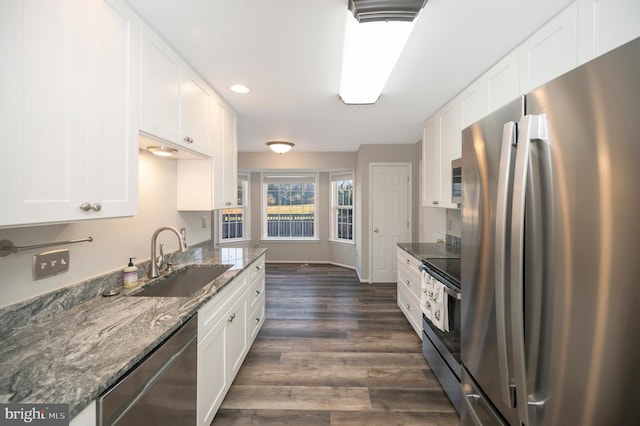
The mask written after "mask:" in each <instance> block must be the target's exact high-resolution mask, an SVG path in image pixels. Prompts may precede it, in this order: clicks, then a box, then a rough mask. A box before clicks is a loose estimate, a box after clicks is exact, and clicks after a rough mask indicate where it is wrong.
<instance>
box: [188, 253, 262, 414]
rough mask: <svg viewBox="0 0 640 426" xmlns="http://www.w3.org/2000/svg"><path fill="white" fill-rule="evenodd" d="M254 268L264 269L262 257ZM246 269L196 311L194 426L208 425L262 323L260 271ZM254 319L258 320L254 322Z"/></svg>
mask: <svg viewBox="0 0 640 426" xmlns="http://www.w3.org/2000/svg"><path fill="white" fill-rule="evenodd" d="M255 265H261V268H262V269H263V266H264V255H262V256H261V257H260V258H259V259H258V260H256V262H255ZM251 268H254V266H250V267H249V269H248V270H246V271H244V272H242V273H241V274H239V275H238V276H237V277H236V278H234V279H233V281H232V282H231V283H229V284H227V285H226V286H225V287H224V288H223V289H222V291H221V292H220V293H219V294H217V295H216V296H215V297H214V298H213V299H212V300H211V301H209V302H208V303H207V304H205V305H204V306H203V307H202V308H200V310H199V311H198V413H197V417H198V425H209V424H211V422H212V421H213V418H214V417H215V415H216V412H217V411H218V408H220V405H221V404H222V401H223V400H224V397H225V395H226V394H227V391H228V390H229V387H231V383H232V382H233V379H234V378H235V376H236V374H237V373H238V370H240V367H241V366H242V362H243V361H244V358H245V356H246V355H247V353H248V352H249V348H250V346H251V344H252V343H253V341H254V340H255V336H256V335H257V334H258V332H259V331H260V328H261V327H262V323H263V322H264V320H263V319H264V309H265V304H264V302H265V298H264V291H262V292H261V294H260V297H258V298H256V297H255V288H256V287H257V286H259V285H260V284H259V283H258V281H262V284H261V285H262V288H264V279H265V276H264V271H263V272H262V274H259V275H258V276H256V278H255V279H253V280H252V279H251V278H252V276H253V273H252V269H251ZM254 317H260V320H259V321H255V318H254Z"/></svg>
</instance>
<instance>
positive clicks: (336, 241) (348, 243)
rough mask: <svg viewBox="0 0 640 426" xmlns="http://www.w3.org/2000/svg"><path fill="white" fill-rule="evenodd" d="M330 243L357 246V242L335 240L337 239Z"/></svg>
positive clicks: (331, 240)
mask: <svg viewBox="0 0 640 426" xmlns="http://www.w3.org/2000/svg"><path fill="white" fill-rule="evenodd" d="M329 243H331V244H342V245H344V246H355V245H356V242H355V241H350V240H335V239H330V240H329Z"/></svg>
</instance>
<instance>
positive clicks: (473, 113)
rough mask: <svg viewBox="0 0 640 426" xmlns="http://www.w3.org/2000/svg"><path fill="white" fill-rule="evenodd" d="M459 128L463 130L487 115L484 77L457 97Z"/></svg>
mask: <svg viewBox="0 0 640 426" xmlns="http://www.w3.org/2000/svg"><path fill="white" fill-rule="evenodd" d="M458 110H459V112H460V128H461V129H464V128H465V127H467V126H468V125H470V124H473V123H475V122H476V121H478V120H479V119H481V118H482V117H484V116H485V115H487V114H488V113H489V85H488V80H487V77H486V75H483V76H482V77H480V78H479V79H478V80H476V81H474V82H473V83H472V84H471V85H470V86H469V87H467V88H466V89H465V90H463V91H462V93H460V94H459V95H458Z"/></svg>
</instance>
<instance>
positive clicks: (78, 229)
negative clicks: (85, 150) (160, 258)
mask: <svg viewBox="0 0 640 426" xmlns="http://www.w3.org/2000/svg"><path fill="white" fill-rule="evenodd" d="M139 154H140V158H139V212H138V215H137V216H135V217H128V218H118V219H103V220H90V221H82V222H75V223H68V224H57V225H45V226H31V227H24V228H13V229H0V240H2V239H8V240H11V241H12V242H13V243H14V244H15V245H18V246H24V245H30V244H39V243H46V242H51V241H61V240H69V239H76V238H82V237H88V236H91V237H93V238H94V241H93V242H92V243H79V244H72V245H69V246H66V248H68V249H69V256H70V267H69V271H68V272H67V273H65V274H61V275H58V276H55V277H51V278H45V279H43V280H38V281H33V279H32V275H31V262H32V258H33V255H35V254H37V253H40V252H44V251H47V250H53V249H55V248H52V249H41V250H29V251H25V252H19V253H16V254H12V255H9V256H7V257H3V258H0V307H3V306H7V305H10V304H13V303H16V302H20V301H23V300H26V299H29V298H32V297H34V296H37V295H41V294H44V293H48V292H50V291H53V290H56V289H59V288H62V287H65V286H68V285H71V284H74V283H77V282H80V281H83V280H85V279H87V278H90V277H94V276H98V275H102V274H104V273H107V272H110V271H113V270H116V269H121V268H123V267H124V266H126V264H127V261H128V258H129V257H136V258H137V261H143V260H148V259H149V257H150V250H151V249H150V247H151V234H153V231H154V230H155V229H157V228H158V227H160V226H162V225H173V226H176V227H178V228H180V227H182V226H184V227H186V228H187V242H188V243H189V244H196V243H199V242H202V241H205V240H208V239H210V238H211V213H210V212H178V211H176V162H175V160H167V159H161V158H158V157H155V156H153V155H151V154H149V153H147V152H146V151H140V152H139ZM202 216H205V217H206V221H207V227H206V228H202V225H201V222H202ZM159 242H164V243H165V252H170V251H174V250H176V249H177V248H178V245H177V239H176V238H175V236H173V235H172V234H170V233H168V232H163V233H162V234H161V235H160V238H159ZM60 248H65V247H60Z"/></svg>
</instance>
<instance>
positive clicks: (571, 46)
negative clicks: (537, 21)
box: [520, 2, 578, 93]
mask: <svg viewBox="0 0 640 426" xmlns="http://www.w3.org/2000/svg"><path fill="white" fill-rule="evenodd" d="M577 65H578V6H577V4H576V3H575V2H574V3H572V4H571V5H570V6H569V7H567V8H566V9H565V10H563V11H562V12H560V13H559V14H558V15H556V17H554V18H553V19H552V20H551V21H549V22H548V23H547V24H546V25H545V26H543V27H542V28H540V29H539V30H538V31H537V32H536V33H534V34H533V35H532V36H531V37H529V38H528V39H527V40H526V41H525V42H524V43H522V45H521V46H520V90H521V91H522V92H524V93H526V92H528V91H529V90H531V89H535V88H536V87H538V86H540V85H542V84H544V83H546V82H548V81H550V80H552V79H554V78H556V77H558V76H560V75H561V74H564V73H565V72H567V71H570V70H572V69H573V68H575V67H576V66H577Z"/></svg>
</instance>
